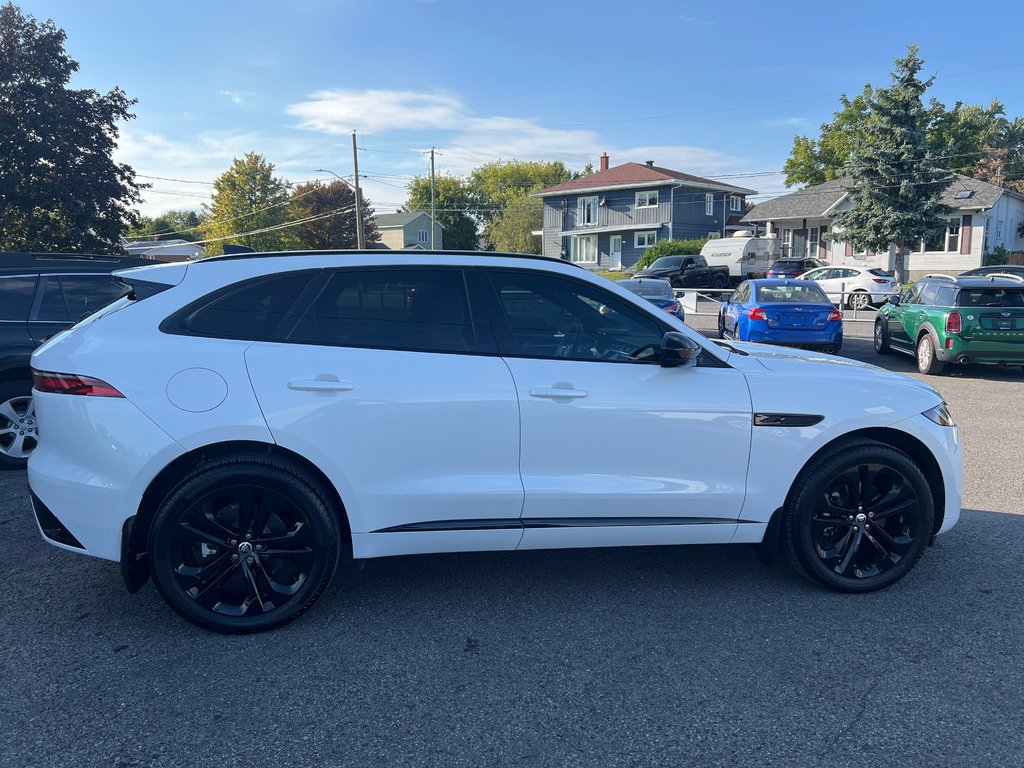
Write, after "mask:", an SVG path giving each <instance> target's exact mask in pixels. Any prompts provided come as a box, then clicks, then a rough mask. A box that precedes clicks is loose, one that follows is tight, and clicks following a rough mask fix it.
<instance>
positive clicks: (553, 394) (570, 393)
mask: <svg viewBox="0 0 1024 768" xmlns="http://www.w3.org/2000/svg"><path fill="white" fill-rule="evenodd" d="M586 396H587V392H586V390H583V389H567V388H565V389H563V388H562V387H534V388H533V389H531V390H530V397H546V398H549V399H552V398H554V399H557V398H560V397H569V398H578V397H586Z"/></svg>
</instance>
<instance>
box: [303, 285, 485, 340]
mask: <svg viewBox="0 0 1024 768" xmlns="http://www.w3.org/2000/svg"><path fill="white" fill-rule="evenodd" d="M288 340H289V341H295V342H303V343H308V344H324V345H329V346H341V347H370V348H375V349H394V350H405V351H415V352H449V353H466V352H472V351H474V350H475V349H476V339H475V336H474V332H473V323H472V320H471V319H470V313H469V301H468V298H467V293H466V284H465V279H464V277H463V274H462V271H461V270H457V269H377V270H356V269H352V270H341V271H338V272H335V273H334V274H333V275H332V276H331V278H330V280H329V281H328V282H327V285H326V286H325V287H324V289H323V290H322V291H321V292H320V295H319V296H317V298H316V300H314V301H313V302H312V303H311V304H310V306H309V308H308V309H307V310H306V311H305V313H304V314H303V315H302V318H301V319H300V320H299V323H298V325H296V326H295V329H294V330H293V331H292V332H291V334H289V336H288Z"/></svg>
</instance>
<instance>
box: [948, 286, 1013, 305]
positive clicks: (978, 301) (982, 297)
mask: <svg viewBox="0 0 1024 768" xmlns="http://www.w3.org/2000/svg"><path fill="white" fill-rule="evenodd" d="M957 305H958V306H961V307H1024V288H963V289H961V290H960V299H959V301H958V302H957Z"/></svg>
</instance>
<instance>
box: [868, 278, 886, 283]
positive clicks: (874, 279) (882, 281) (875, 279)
mask: <svg viewBox="0 0 1024 768" xmlns="http://www.w3.org/2000/svg"><path fill="white" fill-rule="evenodd" d="M871 282H872V283H882V284H884V283H888V282H889V281H888V280H885V279H883V278H881V277H873V278H871Z"/></svg>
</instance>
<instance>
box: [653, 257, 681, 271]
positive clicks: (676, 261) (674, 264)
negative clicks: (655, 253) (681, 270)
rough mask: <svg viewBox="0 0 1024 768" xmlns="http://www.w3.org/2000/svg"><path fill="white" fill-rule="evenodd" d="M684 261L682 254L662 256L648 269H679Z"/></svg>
mask: <svg viewBox="0 0 1024 768" xmlns="http://www.w3.org/2000/svg"><path fill="white" fill-rule="evenodd" d="M682 263H683V257H682V256H662V257H661V258H660V259H656V260H655V261H654V263H653V264H651V266H650V267H648V269H677V268H678V267H679V265H680V264H682Z"/></svg>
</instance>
